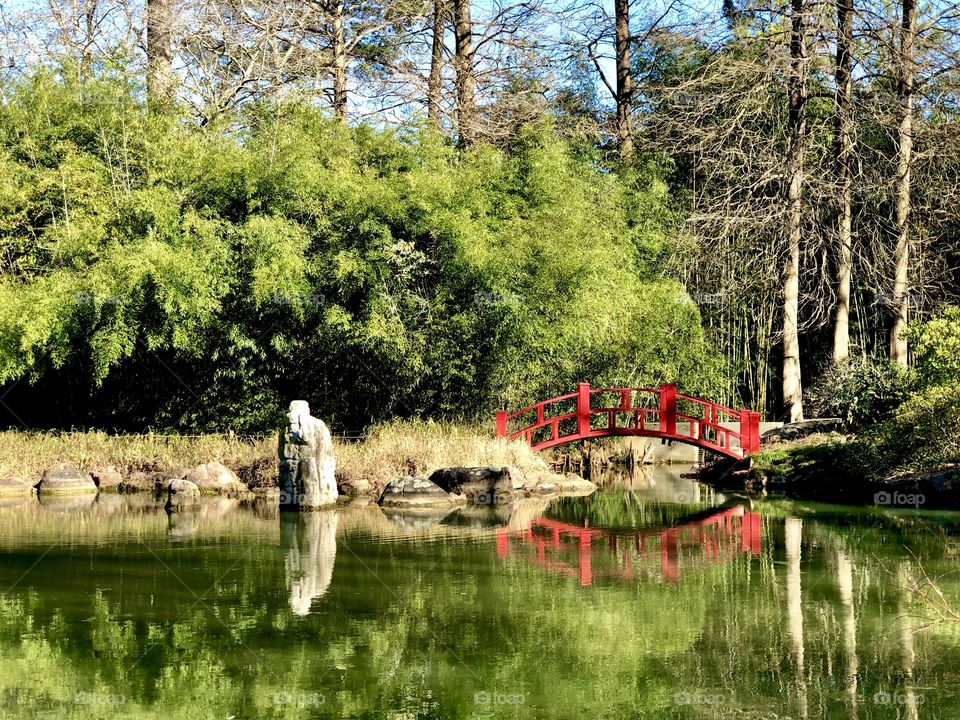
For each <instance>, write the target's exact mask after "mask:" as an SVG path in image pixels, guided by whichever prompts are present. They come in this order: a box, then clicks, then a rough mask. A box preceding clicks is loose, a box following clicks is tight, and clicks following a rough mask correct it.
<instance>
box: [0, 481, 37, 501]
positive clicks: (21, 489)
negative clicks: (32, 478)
mask: <svg viewBox="0 0 960 720" xmlns="http://www.w3.org/2000/svg"><path fill="white" fill-rule="evenodd" d="M32 494H33V488H32V487H30V485H29V484H28V483H27V482H26V481H24V480H21V479H20V478H0V498H10V497H26V496H28V495H32Z"/></svg>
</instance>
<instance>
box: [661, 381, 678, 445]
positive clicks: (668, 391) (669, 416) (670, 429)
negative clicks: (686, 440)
mask: <svg viewBox="0 0 960 720" xmlns="http://www.w3.org/2000/svg"><path fill="white" fill-rule="evenodd" d="M660 432H661V433H663V434H665V435H676V434H677V386H676V385H661V386H660Z"/></svg>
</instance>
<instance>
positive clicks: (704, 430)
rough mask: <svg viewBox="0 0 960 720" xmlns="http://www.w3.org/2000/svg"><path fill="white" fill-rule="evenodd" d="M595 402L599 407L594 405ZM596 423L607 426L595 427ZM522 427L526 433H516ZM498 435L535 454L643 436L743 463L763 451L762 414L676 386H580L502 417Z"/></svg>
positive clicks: (499, 419)
mask: <svg viewBox="0 0 960 720" xmlns="http://www.w3.org/2000/svg"><path fill="white" fill-rule="evenodd" d="M598 396H599V397H598ZM611 398H612V402H611ZM595 400H596V401H597V403H599V404H594V401H595ZM556 405H563V406H564V407H565V410H566V411H565V412H559V413H557V414H553V406H556ZM597 417H602V418H603V420H605V422H603V421H601V422H599V423H598V422H596V418H597ZM518 424H520V425H521V427H519V428H518V429H511V426H516V425H518ZM496 434H497V437H504V438H511V439H513V438H520V437H522V438H523V439H524V440H526V442H527V444H529V445H530V446H531V447H532V448H534V449H536V450H544V449H547V448H550V447H554V446H556V445H562V444H564V443H568V442H573V441H576V440H586V439H590V438H599V437H609V436H618V435H625V436H626V435H641V436H649V437H661V438H667V439H673V440H679V441H682V442H687V443H691V444H694V445H698V446H700V447H704V448H707V449H708V450H713V451H715V452H719V453H721V454H724V455H728V456H730V457H743V456H744V455H748V454H750V453H753V452H756V451H757V450H759V449H760V414H759V413H757V412H754V411H752V410H734V409H732V408H728V407H725V406H723V405H720V404H718V403H714V402H711V401H709V400H703V399H701V398H696V397H693V396H690V395H683V394H680V393H678V392H677V388H676V386H675V385H661V386H660V387H659V388H591V387H590V384H589V383H580V384H579V385H578V386H577V391H576V392H573V393H567V394H566V395H560V396H558V397H554V398H550V399H548V400H543V401H541V402H538V403H536V404H535V405H530V406H529V407H525V408H523V409H522V410H518V411H516V412H513V413H508V412H506V411H503V410H501V411H499V412H497V418H496Z"/></svg>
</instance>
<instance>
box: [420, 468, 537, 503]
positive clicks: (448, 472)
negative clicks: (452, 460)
mask: <svg viewBox="0 0 960 720" xmlns="http://www.w3.org/2000/svg"><path fill="white" fill-rule="evenodd" d="M515 474H518V473H517V471H516V470H514V469H513V468H510V467H507V466H503V467H452V468H440V469H439V470H437V471H436V472H434V473H433V475H431V476H430V481H431V482H433V483H436V484H437V485H438V486H439V487H440V488H442V489H443V490H446V491H447V492H452V493H455V494H457V495H463V496H464V497H465V498H466V500H467V502H470V503H474V504H476V505H491V504H493V503H494V502H496V500H497V499H498V498H506V497H509V496H510V495H512V494H513V484H514V483H513V475H515Z"/></svg>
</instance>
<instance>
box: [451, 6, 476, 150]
mask: <svg viewBox="0 0 960 720" xmlns="http://www.w3.org/2000/svg"><path fill="white" fill-rule="evenodd" d="M470 2H471V0H453V32H454V39H455V43H456V45H455V48H454V60H453V65H454V70H455V71H456V91H457V98H456V106H457V131H458V134H459V136H460V137H459V141H460V144H461V145H472V144H473V143H474V142H476V140H477V127H476V123H477V99H476V92H477V80H476V77H475V76H474V70H475V68H474V55H475V54H476V48H475V47H474V44H473V20H472V18H471V14H470V12H471V7H470Z"/></svg>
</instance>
